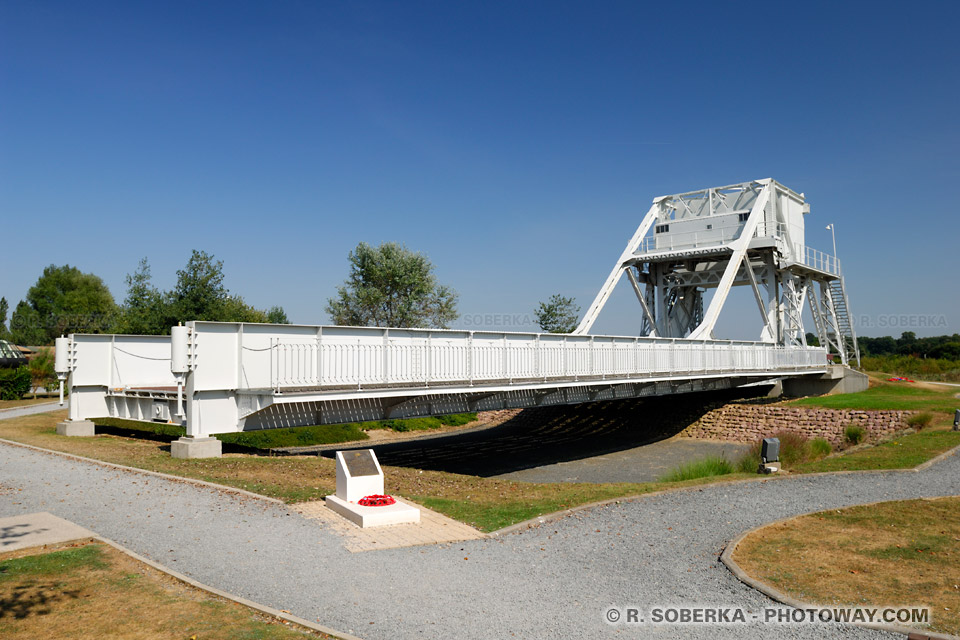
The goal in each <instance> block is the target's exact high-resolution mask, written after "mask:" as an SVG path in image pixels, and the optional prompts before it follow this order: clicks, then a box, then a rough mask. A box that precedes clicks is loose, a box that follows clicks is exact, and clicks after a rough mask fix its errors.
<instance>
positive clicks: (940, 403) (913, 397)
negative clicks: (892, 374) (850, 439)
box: [786, 378, 960, 420]
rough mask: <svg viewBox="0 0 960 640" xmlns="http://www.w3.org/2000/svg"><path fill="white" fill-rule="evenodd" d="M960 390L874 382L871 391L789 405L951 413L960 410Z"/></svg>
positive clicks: (815, 397) (816, 398)
mask: <svg viewBox="0 0 960 640" xmlns="http://www.w3.org/2000/svg"><path fill="white" fill-rule="evenodd" d="M958 392H960V388H957V387H943V386H938V385H933V384H927V383H910V382H885V381H881V380H877V379H873V378H872V379H871V380H870V388H869V389H867V390H866V391H861V392H859V393H845V394H837V395H834V396H814V397H810V398H801V399H799V400H792V401H790V402H787V403H786V404H788V405H797V406H801V407H826V408H828V409H901V410H904V411H931V412H935V413H944V414H950V418H951V420H952V419H953V412H954V410H955V409H958V408H960V398H957V397H956V395H957V393H958Z"/></svg>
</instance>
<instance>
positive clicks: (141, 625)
mask: <svg viewBox="0 0 960 640" xmlns="http://www.w3.org/2000/svg"><path fill="white" fill-rule="evenodd" d="M0 628H2V630H3V633H2V635H3V637H4V638H5V639H8V640H15V639H16V640H20V639H22V640H27V639H30V640H33V639H34V638H58V639H60V638H63V639H78V640H80V639H87V638H91V639H92V638H130V639H135V638H136V639H139V638H143V639H148V638H150V639H152V638H191V637H196V638H204V639H217V638H223V639H225V640H226V639H231V638H262V639H265V640H281V639H287V638H305V637H324V638H329V637H330V636H326V635H322V634H319V633H315V632H312V631H308V630H306V629H300V628H293V627H291V626H290V625H288V624H287V623H284V622H283V621H281V620H277V619H276V618H272V617H269V616H266V615H263V614H261V613H259V612H257V611H254V610H252V609H248V608H246V607H243V606H241V605H239V604H237V603H234V602H230V601H227V600H223V599H221V598H218V597H216V596H214V595H212V594H209V593H206V592H204V591H200V590H199V589H194V588H193V587H190V586H188V585H186V584H184V583H182V582H180V581H179V580H176V579H174V578H171V577H170V576H168V575H166V574H164V573H161V572H160V571H157V570H155V569H153V568H152V567H149V566H147V565H145V564H142V563H140V562H137V561H136V560H134V559H133V558H130V557H129V556H127V555H126V554H124V553H121V552H120V551H117V550H116V549H114V548H113V547H110V546H108V545H105V544H103V543H99V542H92V541H84V542H78V543H71V544H68V545H59V546H57V547H53V548H45V547H44V548H39V547H35V548H32V549H24V550H22V551H19V552H13V553H9V554H4V555H0Z"/></svg>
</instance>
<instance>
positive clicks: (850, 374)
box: [783, 364, 869, 398]
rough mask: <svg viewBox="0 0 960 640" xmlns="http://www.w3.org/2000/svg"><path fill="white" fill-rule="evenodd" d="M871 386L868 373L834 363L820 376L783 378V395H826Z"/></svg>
mask: <svg viewBox="0 0 960 640" xmlns="http://www.w3.org/2000/svg"><path fill="white" fill-rule="evenodd" d="M868 386H869V378H868V377H867V374H865V373H860V372H859V371H854V370H853V369H850V368H849V367H844V366H842V365H838V364H832V365H829V367H827V372H826V373H824V374H823V375H819V376H803V377H799V378H784V379H783V395H785V396H790V397H794V398H800V397H804V396H824V395H831V394H834V393H856V392H858V391H866V390H867V387H868Z"/></svg>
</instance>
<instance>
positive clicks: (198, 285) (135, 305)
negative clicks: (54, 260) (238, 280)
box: [0, 250, 289, 346]
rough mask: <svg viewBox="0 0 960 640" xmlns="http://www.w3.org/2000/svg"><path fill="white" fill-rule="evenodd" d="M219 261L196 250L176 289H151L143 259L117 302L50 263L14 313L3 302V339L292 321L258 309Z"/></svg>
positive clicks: (95, 284)
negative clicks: (228, 281)
mask: <svg viewBox="0 0 960 640" xmlns="http://www.w3.org/2000/svg"><path fill="white" fill-rule="evenodd" d="M223 279H224V275H223V262H222V261H221V260H216V259H215V258H214V257H213V256H212V255H210V254H208V253H206V252H204V251H197V250H194V251H193V252H192V254H191V255H190V259H189V260H188V261H187V264H186V265H185V266H184V268H183V269H180V270H178V271H177V282H176V285H175V286H174V287H173V289H171V290H169V291H162V290H160V289H158V288H157V287H156V286H154V285H153V282H152V277H151V273H150V264H149V263H148V262H147V259H146V258H144V259H143V260H141V261H140V263H139V265H138V266H137V269H136V270H135V271H134V272H133V273H130V274H128V275H127V276H126V284H127V295H126V298H125V299H124V300H123V302H121V303H120V304H117V303H116V302H115V301H114V298H113V295H112V294H111V293H110V289H109V288H108V287H107V285H106V284H105V283H104V282H103V280H102V279H101V278H100V277H99V276H96V275H94V274H92V273H84V272H82V271H80V270H79V269H78V268H76V267H73V266H70V265H68V264H67V265H61V266H57V265H50V266H48V267H46V268H45V269H44V270H43V273H42V274H41V275H40V277H39V278H38V279H37V282H36V283H35V284H34V285H33V286H32V287H30V289H29V290H28V291H27V295H26V297H25V298H24V299H23V300H21V301H20V302H19V303H18V304H17V306H16V308H15V309H14V310H13V313H12V314H10V317H9V323H8V318H7V316H8V313H9V310H10V307H9V303H8V302H7V299H6V298H0V339H5V340H10V341H11V342H14V343H16V344H21V345H38V346H43V345H50V344H53V341H54V339H56V338H57V337H58V336H60V335H64V334H69V333H135V334H147V335H163V334H167V333H170V327H172V326H174V325H176V324H177V323H179V322H186V321H188V320H217V321H223V322H273V323H282V324H286V323H288V322H289V320H288V319H287V315H286V313H285V312H284V310H283V308H282V307H279V306H274V307H271V308H269V309H265V310H263V309H257V308H255V307H253V306H252V305H250V304H247V303H246V302H245V301H244V299H243V298H242V297H241V296H238V295H235V294H233V293H231V292H230V291H229V290H228V289H227V287H226V286H225V285H224V283H223Z"/></svg>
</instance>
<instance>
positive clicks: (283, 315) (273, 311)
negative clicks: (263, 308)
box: [267, 307, 290, 324]
mask: <svg viewBox="0 0 960 640" xmlns="http://www.w3.org/2000/svg"><path fill="white" fill-rule="evenodd" d="M267 322H269V323H271V324H290V319H289V318H287V312H286V311H284V310H283V307H270V308H269V309H267Z"/></svg>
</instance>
